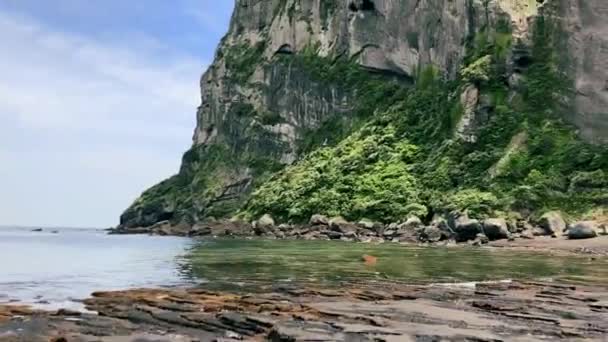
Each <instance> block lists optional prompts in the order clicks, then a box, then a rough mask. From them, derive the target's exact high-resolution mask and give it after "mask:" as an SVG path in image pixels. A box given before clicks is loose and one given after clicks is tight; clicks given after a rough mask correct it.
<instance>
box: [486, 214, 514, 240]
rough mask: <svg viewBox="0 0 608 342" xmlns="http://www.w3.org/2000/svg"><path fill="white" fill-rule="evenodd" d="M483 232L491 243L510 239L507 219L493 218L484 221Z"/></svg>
mask: <svg viewBox="0 0 608 342" xmlns="http://www.w3.org/2000/svg"><path fill="white" fill-rule="evenodd" d="M483 231H484V233H485V234H486V236H487V237H488V239H490V240H491V241H494V240H501V239H508V238H509V228H508V226H507V221H506V220H505V219H501V218H491V219H487V220H485V221H483Z"/></svg>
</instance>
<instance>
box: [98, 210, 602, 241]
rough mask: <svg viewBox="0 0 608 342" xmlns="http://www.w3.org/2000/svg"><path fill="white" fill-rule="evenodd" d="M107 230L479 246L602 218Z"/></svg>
mask: <svg viewBox="0 0 608 342" xmlns="http://www.w3.org/2000/svg"><path fill="white" fill-rule="evenodd" d="M110 234H152V235H161V236H189V237H237V238H239V237H240V238H246V237H261V238H265V239H298V240H341V241H349V242H364V243H383V242H393V243H404V244H411V243H416V244H427V245H451V244H457V243H465V244H468V245H474V246H481V245H486V244H488V243H490V242H493V241H502V240H504V241H511V242H513V241H528V240H535V239H546V238H547V237H551V238H555V239H556V240H555V241H558V240H563V239H568V240H586V239H593V238H598V237H601V236H607V235H608V223H607V222H603V221H599V220H598V221H579V222H571V223H568V222H566V220H565V219H564V218H563V217H562V215H561V214H560V213H559V212H548V213H546V214H545V215H543V216H542V217H541V218H540V219H539V220H537V221H536V222H531V221H526V220H506V219H503V218H489V219H485V220H477V219H472V218H469V216H468V215H467V214H466V213H457V212H455V213H451V214H449V215H447V216H446V217H445V218H444V217H436V218H434V219H433V220H432V221H431V222H430V223H428V224H425V223H423V221H422V220H421V219H420V218H418V217H415V216H412V217H410V218H408V219H407V220H405V221H404V222H397V223H391V224H388V225H386V224H382V223H379V222H373V221H370V220H361V221H359V222H357V223H354V222H348V221H346V220H345V219H343V218H341V217H335V218H328V217H326V216H323V215H313V216H312V217H311V218H310V221H309V223H308V224H300V225H292V224H275V221H274V219H273V218H272V217H271V216H270V215H264V216H262V217H261V218H260V219H258V220H256V221H254V222H251V223H247V222H243V221H238V220H221V221H217V220H208V221H206V222H203V223H199V224H195V225H189V224H185V223H180V224H172V223H171V222H169V221H164V222H160V223H157V224H155V225H153V226H150V227H137V228H128V227H118V228H115V229H110Z"/></svg>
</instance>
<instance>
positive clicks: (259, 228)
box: [251, 214, 274, 236]
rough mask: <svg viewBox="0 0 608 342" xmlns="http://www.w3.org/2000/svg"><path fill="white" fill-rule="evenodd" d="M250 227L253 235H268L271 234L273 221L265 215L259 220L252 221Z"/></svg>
mask: <svg viewBox="0 0 608 342" xmlns="http://www.w3.org/2000/svg"><path fill="white" fill-rule="evenodd" d="M251 225H252V227H253V232H254V233H255V235H257V236H262V235H268V234H270V233H272V230H273V228H274V219H273V218H272V216H270V215H269V214H265V215H264V216H262V217H260V219H259V220H257V221H254V222H253V223H252V224H251Z"/></svg>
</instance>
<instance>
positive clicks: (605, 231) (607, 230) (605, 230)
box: [597, 223, 608, 235]
mask: <svg viewBox="0 0 608 342" xmlns="http://www.w3.org/2000/svg"><path fill="white" fill-rule="evenodd" d="M597 233H598V234H599V235H608V223H604V224H600V225H599V227H598V230H597Z"/></svg>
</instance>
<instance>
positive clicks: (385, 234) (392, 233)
mask: <svg viewBox="0 0 608 342" xmlns="http://www.w3.org/2000/svg"><path fill="white" fill-rule="evenodd" d="M396 235H397V230H394V229H387V230H385V231H384V232H382V236H383V237H384V238H385V239H391V238H393V237H394V236H396Z"/></svg>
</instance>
